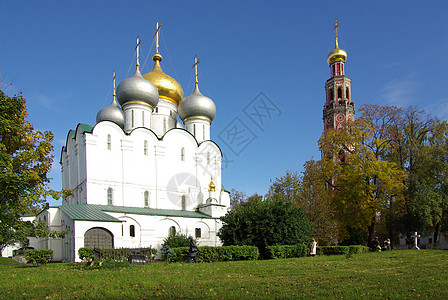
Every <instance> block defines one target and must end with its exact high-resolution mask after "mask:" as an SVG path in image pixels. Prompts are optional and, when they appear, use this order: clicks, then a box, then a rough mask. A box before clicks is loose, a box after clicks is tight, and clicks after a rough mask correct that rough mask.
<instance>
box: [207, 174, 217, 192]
mask: <svg viewBox="0 0 448 300" xmlns="http://www.w3.org/2000/svg"><path fill="white" fill-rule="evenodd" d="M215 189H216V186H215V184H214V183H213V177H212V178H211V179H210V183H209V184H208V191H209V192H214V191H215Z"/></svg>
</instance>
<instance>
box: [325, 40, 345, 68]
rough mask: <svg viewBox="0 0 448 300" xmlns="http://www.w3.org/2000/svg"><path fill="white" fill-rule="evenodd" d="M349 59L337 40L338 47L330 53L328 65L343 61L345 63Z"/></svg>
mask: <svg viewBox="0 0 448 300" xmlns="http://www.w3.org/2000/svg"><path fill="white" fill-rule="evenodd" d="M346 59H347V52H345V50H343V49H340V48H339V45H338V38H336V46H335V47H334V49H333V51H331V52H330V53H328V58H327V61H328V64H329V65H331V64H332V63H334V62H335V61H343V62H345V61H346Z"/></svg>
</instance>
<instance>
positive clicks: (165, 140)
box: [30, 35, 230, 261]
mask: <svg viewBox="0 0 448 300" xmlns="http://www.w3.org/2000/svg"><path fill="white" fill-rule="evenodd" d="M139 43H140V41H139V40H138V39H137V47H136V50H137V63H136V70H135V74H134V75H133V76H132V77H130V78H127V79H125V80H123V81H122V82H121V83H120V84H119V85H118V87H117V89H116V91H115V75H114V93H113V100H112V103H111V104H110V105H109V106H108V107H105V108H103V109H102V110H100V111H99V112H98V114H97V117H96V124H95V125H86V124H78V125H77V126H76V129H74V130H70V131H69V133H68V135H67V139H66V144H65V146H64V147H63V148H62V151H61V159H60V164H61V167H62V188H63V189H70V190H72V195H71V196H69V197H67V198H65V199H63V203H62V205H61V206H58V207H50V208H49V209H46V210H44V211H42V212H41V213H39V214H38V215H37V216H36V219H38V220H42V221H45V222H47V223H48V226H49V228H50V229H52V230H56V231H67V232H68V234H66V236H65V238H63V239H43V240H32V241H31V245H30V246H33V247H35V248H38V249H41V248H51V249H53V250H54V260H57V261H79V257H78V254H77V253H78V249H79V248H82V247H101V248H112V247H115V248H122V247H127V248H137V247H149V246H151V247H153V248H157V249H160V247H161V244H162V242H163V240H164V239H165V238H166V237H168V236H169V235H172V234H175V233H182V234H186V235H191V236H194V237H195V238H196V239H197V240H198V242H199V245H201V246H219V245H221V242H220V240H219V238H218V237H217V232H218V230H219V229H220V228H221V221H220V220H219V218H220V217H221V216H223V215H225V214H226V213H227V211H228V209H229V207H230V197H229V192H227V191H226V190H225V189H224V188H223V187H222V178H221V160H222V152H221V149H220V148H219V146H218V145H217V144H216V143H215V142H213V141H211V140H210V128H211V123H212V121H213V119H214V117H215V115H216V107H215V104H214V102H213V101H212V100H211V99H210V98H208V97H206V96H204V95H202V94H201V92H200V91H199V84H198V79H197V60H196V58H195V60H196V61H195V70H196V81H195V89H194V91H193V93H192V94H191V95H190V96H188V97H185V98H184V94H183V90H182V87H181V86H180V84H179V83H178V82H177V81H176V80H174V79H173V78H172V77H170V76H168V75H167V74H165V73H164V72H163V71H162V68H161V65H160V62H161V61H162V56H161V55H160V53H159V51H158V35H157V40H156V53H155V54H154V55H153V57H152V58H153V60H154V67H153V69H152V71H151V72H149V73H147V74H144V75H142V74H141V73H140V70H139V54H138V51H139V50H138V48H139V47H138V45H139ZM178 116H179V118H180V120H182V122H183V125H182V124H181V123H180V122H178V121H177V117H178Z"/></svg>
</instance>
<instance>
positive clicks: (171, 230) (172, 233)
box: [168, 226, 176, 236]
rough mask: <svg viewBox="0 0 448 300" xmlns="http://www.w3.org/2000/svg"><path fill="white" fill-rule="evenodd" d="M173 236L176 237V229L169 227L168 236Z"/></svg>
mask: <svg viewBox="0 0 448 300" xmlns="http://www.w3.org/2000/svg"><path fill="white" fill-rule="evenodd" d="M175 235H176V227H175V226H171V227H170V229H169V230H168V236H175Z"/></svg>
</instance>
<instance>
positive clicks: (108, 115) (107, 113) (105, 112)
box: [96, 97, 124, 128]
mask: <svg viewBox="0 0 448 300" xmlns="http://www.w3.org/2000/svg"><path fill="white" fill-rule="evenodd" d="M101 121H111V122H114V123H116V124H117V125H118V126H120V127H121V128H123V126H124V112H123V110H122V109H121V108H120V107H119V106H118V103H117V100H115V97H114V99H113V100H112V103H111V104H110V105H109V106H108V107H105V108H103V109H101V110H100V111H99V112H98V113H97V114H96V123H99V122H101Z"/></svg>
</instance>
